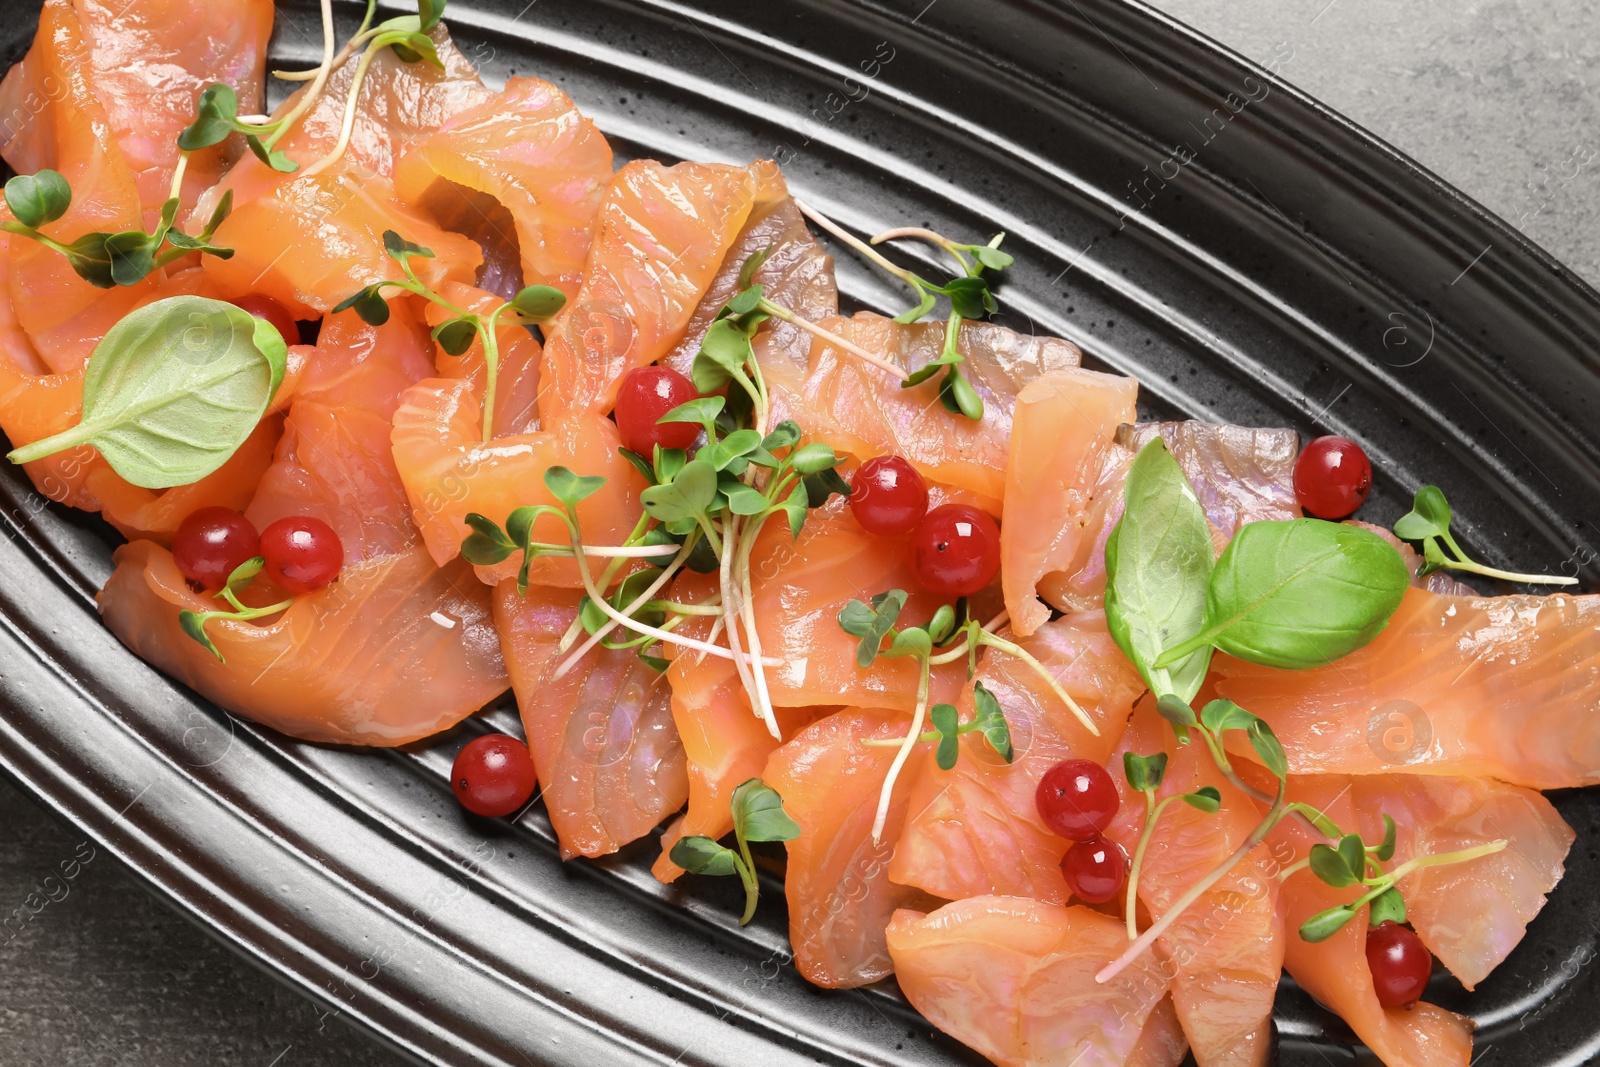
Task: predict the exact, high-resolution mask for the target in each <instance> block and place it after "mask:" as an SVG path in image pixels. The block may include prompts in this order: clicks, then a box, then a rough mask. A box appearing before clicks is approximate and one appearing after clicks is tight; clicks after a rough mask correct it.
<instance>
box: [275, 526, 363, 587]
mask: <svg viewBox="0 0 1600 1067" xmlns="http://www.w3.org/2000/svg"><path fill="white" fill-rule="evenodd" d="M261 558H262V560H263V561H264V562H265V564H266V566H265V568H264V569H265V570H266V572H267V577H268V578H271V579H272V580H273V581H274V582H276V583H277V584H278V585H279V586H281V587H282V588H283V589H285V590H287V591H288V592H290V593H294V594H296V595H298V594H301V593H315V592H316V591H317V590H318V589H321V588H322V587H323V586H325V585H327V584H328V583H329V582H331V581H333V580H334V579H335V578H337V577H339V568H340V567H343V566H344V545H343V544H342V543H341V542H340V541H339V535H338V534H336V533H334V532H333V527H332V526H329V525H328V524H327V523H325V522H323V521H322V520H321V519H313V518H311V517H310V516H309V515H296V516H294V517H293V518H288V519H279V520H278V521H277V522H275V523H272V524H271V525H269V526H268V527H267V528H266V529H265V530H262V531H261Z"/></svg>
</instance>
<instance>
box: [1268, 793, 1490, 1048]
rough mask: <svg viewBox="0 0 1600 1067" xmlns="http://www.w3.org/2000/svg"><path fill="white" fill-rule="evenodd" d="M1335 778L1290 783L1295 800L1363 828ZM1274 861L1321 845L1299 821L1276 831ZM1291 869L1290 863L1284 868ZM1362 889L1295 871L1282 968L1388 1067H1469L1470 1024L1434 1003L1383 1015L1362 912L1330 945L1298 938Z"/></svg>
mask: <svg viewBox="0 0 1600 1067" xmlns="http://www.w3.org/2000/svg"><path fill="white" fill-rule="evenodd" d="M1341 788H1342V785H1341V781H1340V780H1339V779H1338V778H1336V777H1327V778H1305V779H1302V778H1299V777H1293V778H1292V779H1291V783H1290V792H1291V795H1292V796H1293V797H1294V799H1295V800H1298V801H1301V802H1303V803H1307V804H1310V805H1312V806H1313V807H1315V808H1317V809H1318V810H1319V811H1321V812H1323V813H1324V814H1326V815H1327V816H1328V817H1329V818H1331V819H1332V820H1333V821H1334V822H1335V823H1336V824H1338V825H1339V826H1341V827H1343V828H1345V829H1347V830H1348V829H1351V828H1353V827H1355V826H1357V825H1359V818H1358V816H1357V814H1356V811H1355V807H1354V804H1353V802H1352V800H1351V797H1350V796H1349V794H1348V793H1345V794H1343V795H1341V793H1340V789H1341ZM1272 840H1273V842H1274V855H1281V856H1283V857H1284V858H1285V859H1287V860H1289V861H1291V862H1292V861H1294V860H1298V859H1300V858H1302V857H1304V856H1305V855H1306V854H1307V852H1308V851H1309V849H1310V847H1311V846H1312V845H1313V844H1316V843H1318V842H1320V841H1322V838H1321V837H1320V836H1319V835H1317V834H1316V833H1315V832H1314V831H1312V830H1311V829H1310V828H1309V827H1306V826H1304V825H1302V824H1300V823H1298V822H1296V821H1294V820H1291V819H1285V820H1284V821H1283V822H1281V823H1279V824H1278V827H1277V829H1276V830H1274V831H1273V835H1272ZM1286 865H1287V864H1286ZM1359 892H1360V890H1359V888H1356V887H1352V888H1346V889H1334V888H1333V887H1331V886H1329V885H1328V884H1327V883H1325V882H1323V881H1322V880H1321V879H1319V878H1318V877H1317V876H1316V875H1315V874H1313V873H1311V871H1310V870H1300V871H1296V872H1295V873H1294V874H1292V875H1290V876H1289V878H1288V879H1287V880H1286V881H1284V882H1283V883H1282V894H1283V901H1284V926H1285V929H1286V930H1287V931H1288V933H1287V935H1286V936H1285V938H1284V966H1285V967H1286V968H1287V969H1288V971H1289V973H1290V974H1291V975H1293V976H1294V979H1295V981H1296V982H1298V983H1299V984H1300V987H1301V988H1302V989H1304V990H1305V991H1306V992H1307V993H1309V994H1310V995H1311V996H1313V997H1315V998H1316V999H1317V1000H1319V1001H1321V1002H1322V1003H1323V1004H1324V1005H1326V1006H1327V1007H1328V1008H1330V1009H1332V1010H1333V1011H1335V1012H1337V1013H1338V1015H1339V1017H1340V1018H1341V1019H1343V1020H1344V1021H1345V1023H1347V1024H1348V1025H1349V1027H1350V1029H1352V1030H1354V1031H1355V1033H1356V1036H1357V1037H1359V1038H1360V1039H1361V1041H1362V1043H1364V1044H1365V1045H1366V1046H1367V1047H1368V1048H1369V1049H1371V1050H1372V1051H1373V1052H1374V1053H1375V1054H1376V1055H1377V1057H1378V1058H1379V1059H1380V1060H1382V1061H1383V1062H1384V1063H1385V1064H1387V1065H1388V1067H1466V1065H1467V1064H1468V1063H1470V1062H1471V1060H1472V1022H1471V1020H1469V1019H1466V1018H1463V1017H1462V1016H1460V1015H1456V1014H1454V1013H1453V1012H1448V1011H1445V1010H1444V1009H1443V1008H1438V1007H1435V1006H1434V1005H1432V1004H1426V1003H1419V1004H1417V1005H1416V1006H1415V1007H1413V1008H1410V1009H1406V1008H1387V1009H1386V1008H1384V1007H1383V1006H1382V1005H1380V1004H1379V1003H1378V995H1377V994H1376V993H1375V992H1374V991H1373V988H1372V971H1371V970H1370V969H1369V968H1368V966H1367V951H1366V944H1367V923H1366V920H1365V912H1364V911H1363V914H1362V915H1358V916H1356V917H1355V918H1354V919H1352V920H1351V921H1350V922H1347V923H1346V924H1345V925H1344V926H1343V927H1342V928H1341V929H1340V930H1339V931H1338V932H1337V933H1335V934H1334V935H1333V936H1332V937H1330V938H1328V939H1327V940H1326V941H1322V942H1319V943H1316V944H1312V943H1311V942H1309V941H1306V940H1305V939H1304V938H1302V937H1301V936H1300V934H1299V929H1300V925H1301V924H1302V923H1304V922H1305V921H1306V920H1307V919H1309V918H1310V917H1311V916H1313V915H1315V914H1317V913H1318V912H1320V911H1324V910H1326V909H1328V908H1331V907H1336V906H1338V905H1340V904H1346V903H1349V902H1350V901H1351V900H1353V899H1355V898H1356V896H1358V895H1359Z"/></svg>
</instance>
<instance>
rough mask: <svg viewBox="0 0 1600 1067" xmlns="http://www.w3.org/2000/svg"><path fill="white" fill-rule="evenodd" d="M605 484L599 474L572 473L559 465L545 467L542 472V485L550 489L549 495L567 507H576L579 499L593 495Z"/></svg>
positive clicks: (585, 498)
mask: <svg viewBox="0 0 1600 1067" xmlns="http://www.w3.org/2000/svg"><path fill="white" fill-rule="evenodd" d="M605 484H606V480H605V479H604V478H602V477H600V476H599V475H595V474H591V475H580V474H574V473H572V471H570V470H568V469H567V468H566V467H562V466H559V465H557V466H553V467H547V468H545V472H544V487H545V488H546V489H548V490H550V495H551V496H553V497H555V498H556V499H557V500H559V501H561V502H562V503H563V504H565V505H566V506H567V507H569V508H573V507H577V506H578V503H579V502H580V501H583V500H587V499H588V498H589V497H591V496H594V494H596V493H598V492H599V491H600V487H601V486H603V485H605Z"/></svg>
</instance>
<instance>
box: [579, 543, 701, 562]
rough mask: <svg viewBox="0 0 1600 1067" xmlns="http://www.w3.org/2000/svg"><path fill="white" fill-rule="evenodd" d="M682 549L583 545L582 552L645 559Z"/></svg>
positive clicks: (614, 557)
mask: <svg viewBox="0 0 1600 1067" xmlns="http://www.w3.org/2000/svg"><path fill="white" fill-rule="evenodd" d="M681 551H682V549H681V548H679V546H677V545H584V546H583V554H584V555H586V556H594V557H596V558H599V559H647V558H650V557H652V556H676V555H678V554H679V553H680V552H681Z"/></svg>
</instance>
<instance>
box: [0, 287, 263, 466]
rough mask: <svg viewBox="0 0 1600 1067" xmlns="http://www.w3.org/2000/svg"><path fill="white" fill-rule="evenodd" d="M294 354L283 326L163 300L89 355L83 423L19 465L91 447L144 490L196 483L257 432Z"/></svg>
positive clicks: (25, 451)
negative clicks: (281, 330) (282, 332)
mask: <svg viewBox="0 0 1600 1067" xmlns="http://www.w3.org/2000/svg"><path fill="white" fill-rule="evenodd" d="M287 357H288V350H287V349H286V348H285V347H284V343H283V338H282V337H281V336H280V335H279V334H278V331H277V328H276V327H274V326H273V325H272V324H271V323H268V322H266V321H265V320H263V319H258V318H255V317H254V316H252V315H251V314H250V313H249V312H247V311H243V310H241V309H239V308H237V307H234V306H233V305H232V304H229V303H226V302H225V301H221V300H211V299H209V298H207V297H201V296H174V297H168V298H167V299H165V300H157V301H155V302H154V303H151V304H147V305H145V306H144V307H142V308H139V309H138V310H136V311H133V312H131V313H130V314H128V315H126V316H125V317H124V318H123V319H122V320H121V321H120V322H118V323H117V324H116V325H115V326H113V327H111V329H110V330H109V331H108V332H107V333H106V336H105V338H104V339H103V340H102V341H101V342H100V344H99V345H98V346H96V348H95V350H94V352H93V353H92V354H91V355H90V356H89V363H88V366H87V368H86V369H85V371H84V378H83V418H82V421H81V422H80V423H79V424H78V425H77V426H75V427H73V428H72V429H70V430H67V431H65V432H64V433H60V434H57V435H55V436H54V437H50V438H46V439H45V440H43V441H38V442H36V443H34V444H31V445H27V446H25V447H23V448H19V449H17V450H16V451H14V452H12V453H11V457H10V458H11V461H12V462H13V463H27V462H30V461H32V460H36V459H42V458H43V457H45V456H48V455H52V454H54V453H56V452H60V451H62V450H64V449H68V448H75V447H77V446H78V445H83V444H89V445H93V446H94V447H95V448H96V449H98V450H99V451H100V454H101V455H102V456H104V457H105V459H106V462H107V463H109V464H110V465H111V469H112V470H114V471H116V472H117V473H118V474H119V475H121V476H122V477H123V478H124V479H126V480H127V481H129V482H132V483H133V484H134V485H137V486H141V487H143V488H145V489H166V488H170V487H171V486H175V485H188V484H189V483H191V482H197V481H199V480H200V479H201V478H204V477H205V476H206V475H208V474H210V473H211V472H213V471H215V470H216V469H217V468H218V467H220V466H222V465H223V464H224V463H226V462H227V461H228V459H229V457H231V456H232V455H233V453H234V451H235V450H236V449H238V447H239V446H240V445H241V444H243V443H244V440H245V438H247V437H249V436H250V433H251V431H253V430H254V429H255V428H256V423H258V422H260V421H261V416H262V415H264V414H265V413H266V410H267V406H268V405H269V404H270V403H271V402H272V396H273V394H274V393H275V392H276V391H277V389H278V384H279V382H281V381H282V380H283V372H284V365H285V362H286V360H287Z"/></svg>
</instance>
